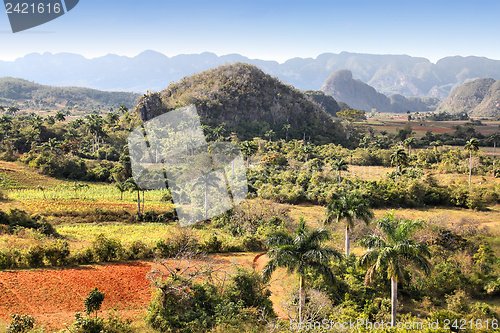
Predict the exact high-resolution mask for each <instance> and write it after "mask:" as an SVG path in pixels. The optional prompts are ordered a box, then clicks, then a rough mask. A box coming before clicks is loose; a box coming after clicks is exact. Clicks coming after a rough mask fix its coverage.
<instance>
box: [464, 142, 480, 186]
mask: <svg viewBox="0 0 500 333" xmlns="http://www.w3.org/2000/svg"><path fill="white" fill-rule="evenodd" d="M464 149H465V150H467V151H469V187H471V186H472V152H473V151H478V150H479V141H478V140H477V139H476V138H472V139H470V140H469V141H467V142H466V143H465V146H464Z"/></svg>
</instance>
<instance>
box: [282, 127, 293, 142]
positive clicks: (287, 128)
mask: <svg viewBox="0 0 500 333" xmlns="http://www.w3.org/2000/svg"><path fill="white" fill-rule="evenodd" d="M290 128H292V126H291V125H290V124H285V125H283V130H284V131H285V141H288V131H289V130H290Z"/></svg>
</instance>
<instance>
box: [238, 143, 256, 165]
mask: <svg viewBox="0 0 500 333" xmlns="http://www.w3.org/2000/svg"><path fill="white" fill-rule="evenodd" d="M240 147H241V152H242V153H243V154H244V155H245V157H246V160H247V168H248V162H249V160H250V156H252V155H253V154H255V153H256V152H257V150H258V148H257V145H256V144H255V142H253V141H243V142H242V143H240Z"/></svg>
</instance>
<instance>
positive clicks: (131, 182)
mask: <svg viewBox="0 0 500 333" xmlns="http://www.w3.org/2000/svg"><path fill="white" fill-rule="evenodd" d="M125 183H126V184H127V185H126V186H127V189H128V190H129V191H130V192H135V191H137V215H139V217H141V216H142V212H141V194H140V192H141V191H143V198H144V189H143V188H142V187H140V186H139V184H137V182H136V181H135V179H134V177H131V178H129V179H127V180H126V181H125ZM143 202H144V200H143ZM142 206H143V210H144V203H143V205H142Z"/></svg>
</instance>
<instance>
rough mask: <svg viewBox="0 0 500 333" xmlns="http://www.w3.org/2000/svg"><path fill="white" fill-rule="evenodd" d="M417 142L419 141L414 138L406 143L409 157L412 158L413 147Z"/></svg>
mask: <svg viewBox="0 0 500 333" xmlns="http://www.w3.org/2000/svg"><path fill="white" fill-rule="evenodd" d="M416 141H417V140H415V138H414V137H412V136H410V137H409V138H406V140H405V141H404V145H405V146H406V147H408V157H411V147H412V146H414V145H415V142H416Z"/></svg>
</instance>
